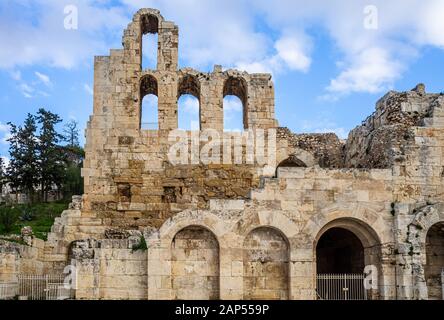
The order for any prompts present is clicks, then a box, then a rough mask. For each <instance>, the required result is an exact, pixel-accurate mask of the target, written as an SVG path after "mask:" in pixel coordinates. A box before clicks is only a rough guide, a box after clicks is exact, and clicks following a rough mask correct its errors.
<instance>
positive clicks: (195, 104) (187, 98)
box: [177, 75, 200, 130]
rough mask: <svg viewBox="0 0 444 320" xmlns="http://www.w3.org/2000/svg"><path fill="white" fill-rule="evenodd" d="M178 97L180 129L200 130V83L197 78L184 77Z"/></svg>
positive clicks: (191, 76) (180, 83)
mask: <svg viewBox="0 0 444 320" xmlns="http://www.w3.org/2000/svg"><path fill="white" fill-rule="evenodd" d="M177 97H178V99H177V112H178V115H177V118H178V128H179V129H183V130H200V100H199V99H200V83H199V80H198V79H197V77H195V76H193V75H186V76H184V77H183V78H182V79H181V80H180V82H179V89H178V95H177Z"/></svg>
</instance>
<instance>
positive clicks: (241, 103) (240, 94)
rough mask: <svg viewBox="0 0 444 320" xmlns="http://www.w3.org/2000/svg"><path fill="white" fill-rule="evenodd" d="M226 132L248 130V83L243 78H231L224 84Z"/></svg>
mask: <svg viewBox="0 0 444 320" xmlns="http://www.w3.org/2000/svg"><path fill="white" fill-rule="evenodd" d="M223 95H224V104H223V109H224V130H226V131H232V130H242V129H248V118H247V110H246V108H247V99H248V93H247V83H246V81H245V79H243V78H235V77H230V78H228V79H227V80H226V81H225V84H224V92H223Z"/></svg>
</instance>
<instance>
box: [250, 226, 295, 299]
mask: <svg viewBox="0 0 444 320" xmlns="http://www.w3.org/2000/svg"><path fill="white" fill-rule="evenodd" d="M243 267H244V299H246V300H258V299H265V300H286V299H288V298H289V246H288V241H287V239H286V238H285V236H284V235H283V234H282V233H281V232H279V231H277V230H276V229H274V228H270V227H258V228H256V229H254V230H252V231H251V232H250V233H249V234H248V235H247V237H246V238H245V241H244V249H243Z"/></svg>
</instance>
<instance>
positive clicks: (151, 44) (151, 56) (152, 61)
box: [140, 15, 159, 70]
mask: <svg viewBox="0 0 444 320" xmlns="http://www.w3.org/2000/svg"><path fill="white" fill-rule="evenodd" d="M140 19H141V22H140V23H141V35H142V39H141V50H140V52H141V59H142V61H141V65H142V69H153V70H155V69H157V54H158V31H159V20H158V19H157V17H156V16H153V15H144V16H142V17H141V18H140Z"/></svg>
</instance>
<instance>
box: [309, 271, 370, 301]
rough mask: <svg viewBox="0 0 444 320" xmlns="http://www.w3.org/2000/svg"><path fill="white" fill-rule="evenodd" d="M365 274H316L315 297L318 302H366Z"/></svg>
mask: <svg viewBox="0 0 444 320" xmlns="http://www.w3.org/2000/svg"><path fill="white" fill-rule="evenodd" d="M364 278H365V274H318V275H317V276H316V295H317V299H319V300H367V298H368V296H367V290H366V289H365V288H364Z"/></svg>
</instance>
